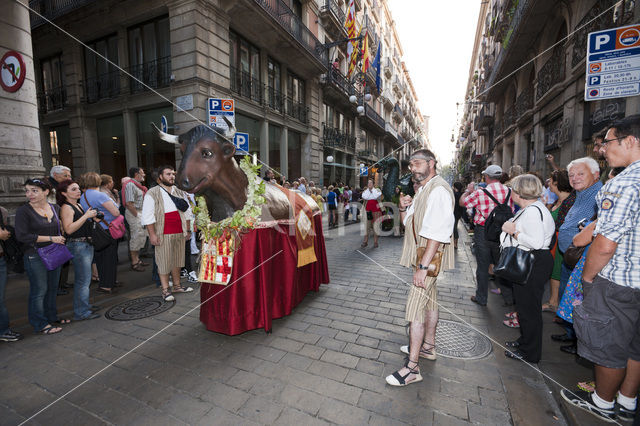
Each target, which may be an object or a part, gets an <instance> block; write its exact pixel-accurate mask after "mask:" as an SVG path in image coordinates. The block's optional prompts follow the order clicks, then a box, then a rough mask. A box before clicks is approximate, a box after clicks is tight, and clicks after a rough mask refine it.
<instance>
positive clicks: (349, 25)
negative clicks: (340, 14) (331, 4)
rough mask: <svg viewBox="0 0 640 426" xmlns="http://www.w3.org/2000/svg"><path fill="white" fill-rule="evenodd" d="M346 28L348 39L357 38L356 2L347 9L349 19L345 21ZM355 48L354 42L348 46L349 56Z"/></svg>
mask: <svg viewBox="0 0 640 426" xmlns="http://www.w3.org/2000/svg"><path fill="white" fill-rule="evenodd" d="M344 28H345V29H346V30H347V37H349V38H355V37H356V6H355V3H354V0H350V1H349V7H348V8H347V17H346V18H345V21H344ZM353 48H354V44H353V42H351V43H349V44H348V45H347V55H349V56H351V53H352V52H353Z"/></svg>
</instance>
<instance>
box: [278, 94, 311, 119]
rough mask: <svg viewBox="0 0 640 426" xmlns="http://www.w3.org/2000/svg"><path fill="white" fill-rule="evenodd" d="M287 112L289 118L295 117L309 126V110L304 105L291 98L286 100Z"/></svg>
mask: <svg viewBox="0 0 640 426" xmlns="http://www.w3.org/2000/svg"><path fill="white" fill-rule="evenodd" d="M284 104H285V111H284V113H285V114H287V115H288V116H289V117H293V118H295V119H297V120H299V121H300V122H302V123H304V124H309V108H307V106H306V105H305V104H304V103H301V102H296V101H294V100H293V99H292V98H290V97H289V96H287V97H285V98H284Z"/></svg>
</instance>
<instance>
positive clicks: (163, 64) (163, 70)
mask: <svg viewBox="0 0 640 426" xmlns="http://www.w3.org/2000/svg"><path fill="white" fill-rule="evenodd" d="M129 73H130V74H131V75H132V76H133V77H134V78H130V79H129V89H130V91H131V93H137V92H142V91H144V90H148V89H147V87H146V86H149V87H151V88H153V89H157V88H160V87H167V86H169V84H171V57H170V56H165V57H164V58H159V59H156V60H154V61H149V62H145V63H143V64H136V65H132V66H130V67H129ZM143 83H144V84H143Z"/></svg>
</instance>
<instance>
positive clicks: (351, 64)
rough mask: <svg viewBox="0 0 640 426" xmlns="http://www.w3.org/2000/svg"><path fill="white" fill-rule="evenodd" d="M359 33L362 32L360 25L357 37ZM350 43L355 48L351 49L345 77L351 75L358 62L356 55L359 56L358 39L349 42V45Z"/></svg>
mask: <svg viewBox="0 0 640 426" xmlns="http://www.w3.org/2000/svg"><path fill="white" fill-rule="evenodd" d="M360 34H362V27H360V31H358V37H360ZM351 44H353V45H354V46H355V48H354V49H353V52H351V59H350V61H349V71H348V72H347V77H351V74H352V73H353V70H354V69H355V68H356V65H357V64H358V56H360V47H359V40H354V41H352V42H351V43H350V46H351Z"/></svg>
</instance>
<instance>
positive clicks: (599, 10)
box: [571, 0, 629, 68]
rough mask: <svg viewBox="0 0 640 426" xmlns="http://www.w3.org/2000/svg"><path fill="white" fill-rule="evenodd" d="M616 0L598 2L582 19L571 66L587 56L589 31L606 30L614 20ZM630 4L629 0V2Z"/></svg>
mask: <svg viewBox="0 0 640 426" xmlns="http://www.w3.org/2000/svg"><path fill="white" fill-rule="evenodd" d="M614 3H616V2H615V0H600V1H598V2H596V3H595V4H594V5H593V7H592V8H591V9H590V10H589V12H587V14H586V15H585V16H584V17H583V18H582V19H581V20H580V22H579V23H578V25H576V28H579V29H578V30H577V32H576V33H575V35H574V36H573V39H574V43H573V51H572V54H571V68H573V67H575V66H576V65H578V64H579V63H580V62H582V60H583V59H584V58H585V56H587V49H585V48H584V47H585V46H586V45H587V36H588V35H589V33H592V32H595V31H599V30H604V29H606V28H607V27H608V26H609V23H610V22H613V8H612V7H611V6H612V5H613V4H614ZM627 4H629V2H627Z"/></svg>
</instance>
